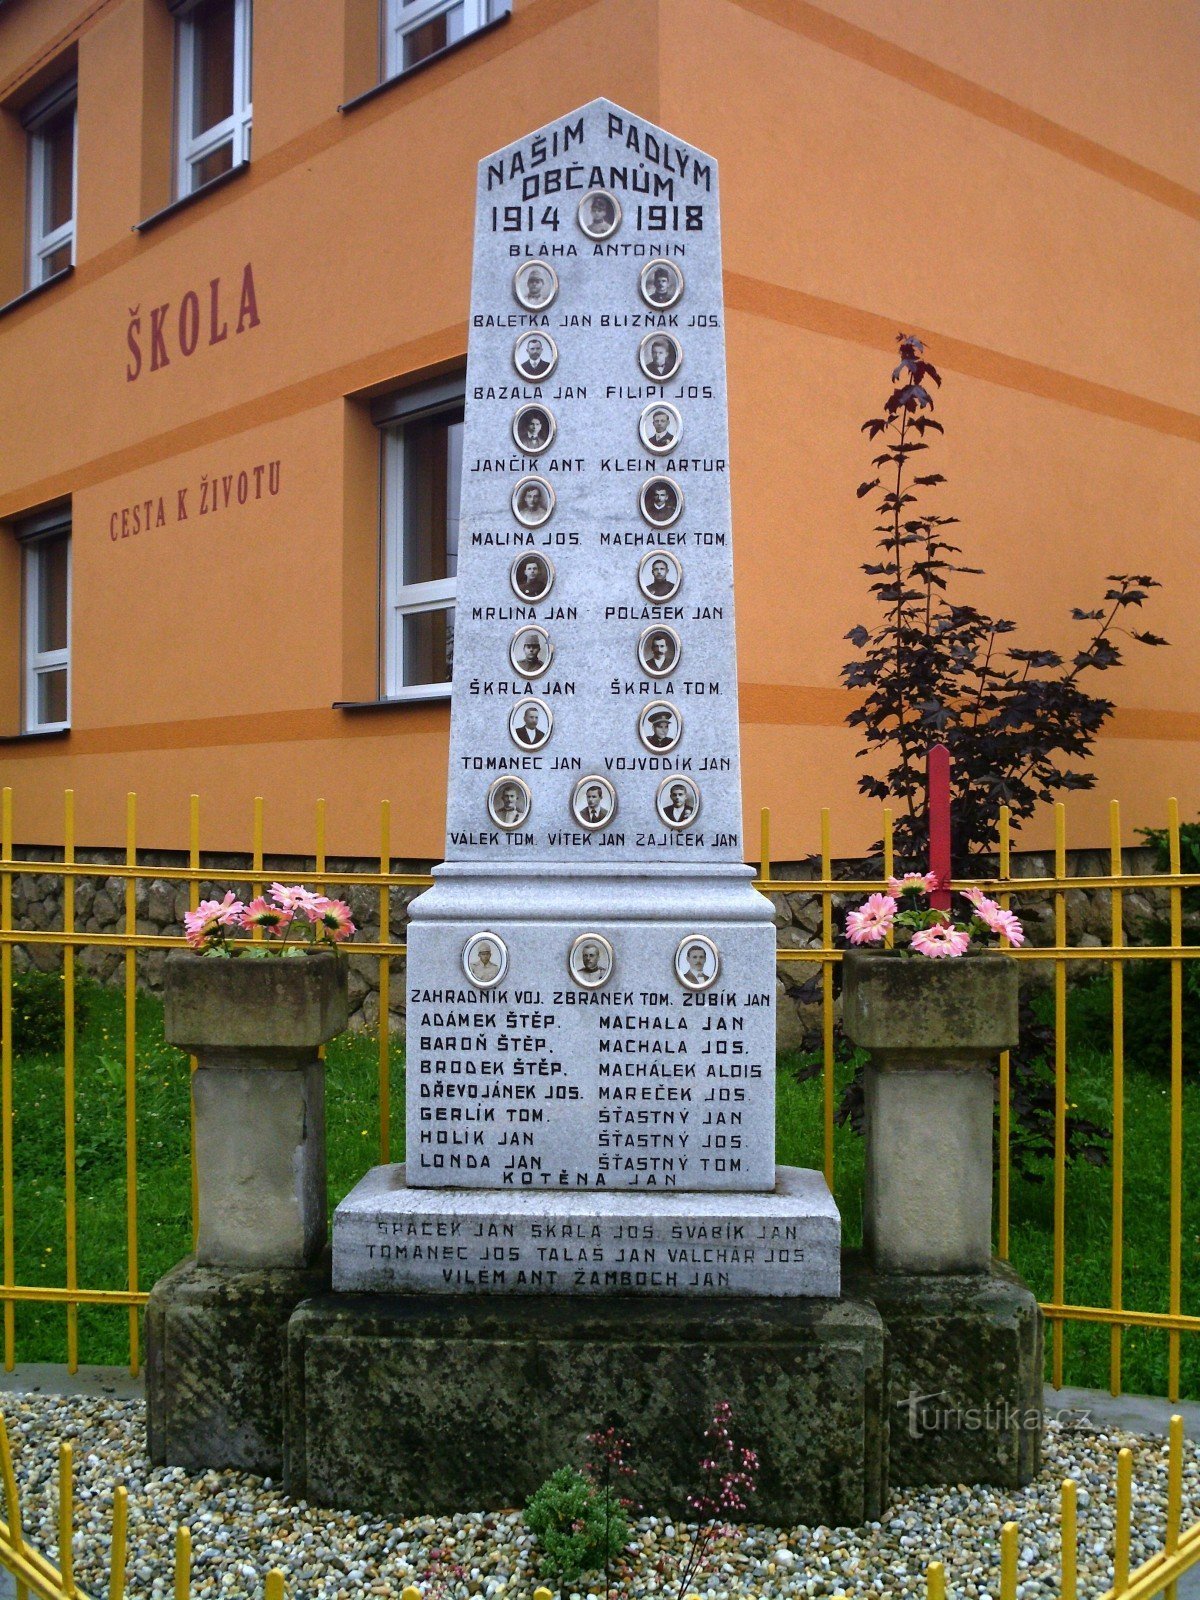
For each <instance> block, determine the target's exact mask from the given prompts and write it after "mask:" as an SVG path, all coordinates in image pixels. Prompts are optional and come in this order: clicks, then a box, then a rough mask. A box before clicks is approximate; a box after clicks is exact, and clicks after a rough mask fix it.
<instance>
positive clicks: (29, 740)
mask: <svg viewBox="0 0 1200 1600" xmlns="http://www.w3.org/2000/svg"><path fill="white" fill-rule="evenodd" d="M70 736H71V730H70V728H34V729H32V730H31V731H30V732H29V733H0V744H34V743H36V742H37V741H39V740H42V739H69V738H70Z"/></svg>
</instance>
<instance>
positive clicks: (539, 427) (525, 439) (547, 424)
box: [512, 400, 558, 456]
mask: <svg viewBox="0 0 1200 1600" xmlns="http://www.w3.org/2000/svg"><path fill="white" fill-rule="evenodd" d="M557 432H558V424H557V423H556V422H555V420H554V413H553V412H552V411H551V410H550V408H549V407H548V406H543V405H539V404H538V403H537V401H536V400H535V401H534V402H533V404H532V405H528V406H522V407H521V409H520V410H519V411H518V412H517V414H516V416H515V417H514V418H513V425H512V436H513V442H514V444H515V445H516V447H517V449H518V450H523V451H524V452H525V454H526V455H527V456H540V455H541V453H542V451H543V450H549V448H550V446H551V445H552V444H553V443H554V435H555V434H556V433H557Z"/></svg>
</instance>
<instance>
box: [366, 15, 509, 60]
mask: <svg viewBox="0 0 1200 1600" xmlns="http://www.w3.org/2000/svg"><path fill="white" fill-rule="evenodd" d="M510 9H511V0H383V40H384V49H383V75H384V77H385V78H394V77H395V76H396V75H397V74H398V73H401V72H407V71H408V69H409V68H410V67H415V66H416V65H417V63H418V62H419V61H424V60H425V58H426V57H427V56H432V55H436V54H437V52H438V51H439V50H444V49H445V48H446V46H447V45H449V44H454V43H456V42H457V41H458V40H459V39H465V38H466V37H467V35H468V34H470V33H475V32H477V31H478V29H480V28H482V27H484V26H486V24H487V23H489V22H495V21H497V20H498V19H499V18H500V17H504V16H507V15H508V13H509V11H510Z"/></svg>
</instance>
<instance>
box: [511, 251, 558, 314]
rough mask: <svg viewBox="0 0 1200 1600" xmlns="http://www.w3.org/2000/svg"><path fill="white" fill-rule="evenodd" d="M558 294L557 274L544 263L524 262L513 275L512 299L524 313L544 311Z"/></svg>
mask: <svg viewBox="0 0 1200 1600" xmlns="http://www.w3.org/2000/svg"><path fill="white" fill-rule="evenodd" d="M557 294H558V273H557V272H555V270H554V268H553V267H551V266H549V265H548V264H547V263H546V262H544V261H524V262H522V263H521V265H520V266H519V267H518V268H517V270H516V271H515V272H514V273H513V297H514V298H515V300H516V302H517V304H518V305H519V306H524V307H525V309H526V311H545V309H546V307H547V306H552V305H553V304H554V301H555V297H556V296H557Z"/></svg>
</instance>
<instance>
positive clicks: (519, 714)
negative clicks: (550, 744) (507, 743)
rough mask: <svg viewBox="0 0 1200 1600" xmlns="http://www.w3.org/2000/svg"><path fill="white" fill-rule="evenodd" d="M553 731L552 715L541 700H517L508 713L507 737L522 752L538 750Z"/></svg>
mask: <svg viewBox="0 0 1200 1600" xmlns="http://www.w3.org/2000/svg"><path fill="white" fill-rule="evenodd" d="M553 731H554V713H553V711H551V709H550V707H549V706H548V705H546V704H545V703H544V702H543V701H541V700H518V701H517V703H516V705H515V706H514V707H513V708H512V710H511V711H510V712H509V713H508V736H509V738H510V739H511V740H512V742H513V743H514V744H515V745H519V746H520V747H521V749H522V750H540V749H541V748H542V746H543V745H544V744H545V743H546V741H547V740H548V739H549V737H550V735H551V733H552V732H553Z"/></svg>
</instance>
